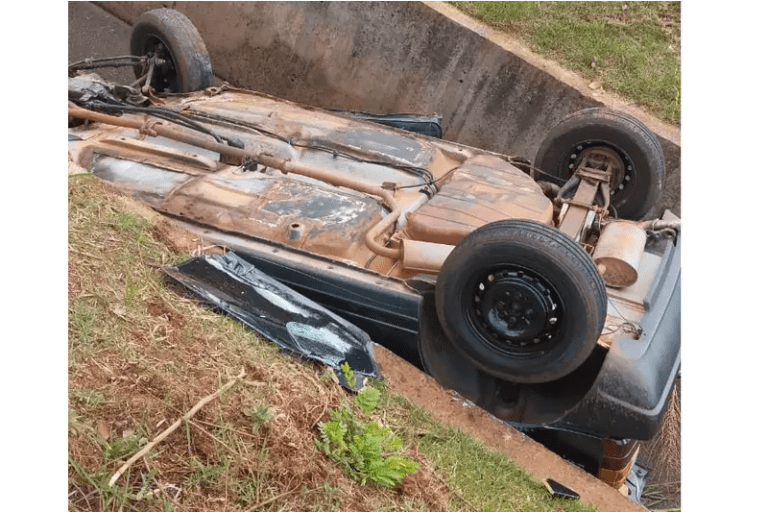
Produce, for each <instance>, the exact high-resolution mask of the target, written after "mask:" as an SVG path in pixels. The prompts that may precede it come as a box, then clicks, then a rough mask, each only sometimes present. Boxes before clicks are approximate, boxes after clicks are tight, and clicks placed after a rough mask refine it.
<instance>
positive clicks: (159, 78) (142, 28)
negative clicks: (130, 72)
mask: <svg viewBox="0 0 768 512" xmlns="http://www.w3.org/2000/svg"><path fill="white" fill-rule="evenodd" d="M155 52H158V53H159V54H160V56H161V57H163V58H164V59H166V60H167V61H168V65H166V66H163V67H162V68H160V69H156V70H155V71H154V72H153V77H152V83H151V85H152V87H154V89H155V90H156V91H157V92H192V91H199V90H203V89H205V88H207V87H210V86H211V83H212V80H213V71H212V70H211V58H210V56H209V55H208V50H207V49H206V48H205V43H204V42H203V38H202V37H200V33H199V32H198V31H197V29H196V28H195V26H194V25H193V24H192V22H191V21H190V20H189V18H187V17H186V16H184V15H183V14H181V13H180V12H178V11H174V10H173V9H155V10H152V11H147V12H145V13H144V14H142V15H141V16H139V18H138V19H137V20H136V23H135V24H134V26H133V32H132V33H131V54H132V55H138V56H144V55H152V54H154V53H155ZM135 71H136V76H137V77H139V76H141V74H142V70H141V69H136V70H135Z"/></svg>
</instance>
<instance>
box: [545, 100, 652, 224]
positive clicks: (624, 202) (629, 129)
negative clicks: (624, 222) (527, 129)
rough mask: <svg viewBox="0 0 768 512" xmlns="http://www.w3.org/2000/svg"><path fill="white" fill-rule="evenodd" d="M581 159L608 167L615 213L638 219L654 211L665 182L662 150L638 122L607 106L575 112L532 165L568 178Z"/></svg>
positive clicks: (559, 126)
mask: <svg viewBox="0 0 768 512" xmlns="http://www.w3.org/2000/svg"><path fill="white" fill-rule="evenodd" d="M586 159H590V161H591V162H593V164H592V166H595V165H597V166H602V167H603V168H610V169H611V171H612V172H611V183H610V188H611V201H610V202H611V205H612V206H613V207H614V208H615V209H616V213H617V214H618V216H619V217H621V218H624V219H630V220H639V219H642V218H644V217H645V216H647V215H648V214H649V213H651V212H652V211H653V209H654V206H655V205H656V202H657V201H658V200H659V197H660V196H661V186H662V182H663V180H664V151H663V150H662V148H661V144H660V143H659V140H658V138H656V135H654V133H653V132H651V131H650V130H649V129H648V128H647V127H646V126H645V125H644V124H643V123H641V122H640V121H638V120H637V119H635V118H634V117H632V116H629V115H627V114H624V113H621V112H615V111H612V110H609V109H606V108H590V109H586V110H582V111H580V112H576V113H574V114H571V115H570V116H568V117H566V118H565V119H563V120H562V121H561V122H560V123H558V124H557V125H556V126H555V127H554V128H552V130H551V131H550V132H549V133H548V135H547V137H546V139H545V140H544V142H543V143H542V144H541V146H540V147H539V151H538V153H537V154H536V159H535V161H534V166H535V167H536V168H537V169H541V170H542V171H544V172H547V173H549V174H552V175H554V176H556V177H558V178H560V179H561V180H567V179H568V178H569V177H570V176H571V174H573V172H574V171H575V170H576V169H577V168H578V167H579V165H580V164H581V163H582V162H585V161H586ZM544 179H547V178H546V177H545V178H544Z"/></svg>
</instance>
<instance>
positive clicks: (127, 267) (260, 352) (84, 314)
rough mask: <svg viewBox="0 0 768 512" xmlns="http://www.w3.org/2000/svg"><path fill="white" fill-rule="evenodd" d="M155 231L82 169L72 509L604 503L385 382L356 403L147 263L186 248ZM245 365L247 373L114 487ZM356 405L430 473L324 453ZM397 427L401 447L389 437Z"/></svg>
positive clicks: (73, 226) (72, 260)
mask: <svg viewBox="0 0 768 512" xmlns="http://www.w3.org/2000/svg"><path fill="white" fill-rule="evenodd" d="M153 233H154V226H153V225H152V224H151V223H150V222H148V221H146V220H145V219H143V218H141V217H139V216H136V215H135V214H134V213H130V212H129V211H128V210H127V209H126V204H125V202H124V200H123V199H122V198H120V197H119V196H117V195H116V194H114V192H113V191H111V190H110V189H108V188H107V187H105V186H104V185H103V184H102V183H101V182H99V181H98V180H97V179H95V178H93V177H88V176H77V177H72V178H70V180H69V240H68V242H69V347H70V349H69V404H68V436H69V450H68V451H69V453H68V466H69V480H68V484H69V489H68V492H69V499H68V501H69V510H71V511H77V512H79V511H86V510H101V511H128V510H158V511H172V510H173V511H185V510H216V511H225V512H226V511H232V512H236V511H243V510H250V509H255V510H264V511H275V512H276V511H278V510H280V511H285V512H290V511H299V510H302V511H303V510H317V511H323V512H324V511H329V510H349V509H354V510H359V511H361V512H366V511H370V512H373V511H378V510H382V511H383V510H398V511H420V512H428V511H429V512H431V511H433V510H447V511H475V510H483V511H485V510H501V509H507V510H519V511H532V512H537V511H550V510H555V511H557V510H567V511H581V510H593V509H592V508H590V507H588V506H586V505H585V504H583V503H581V502H564V501H561V500H556V499H554V498H552V497H551V496H550V495H549V494H548V493H547V491H546V490H545V489H544V486H543V485H542V484H541V483H540V482H537V481H536V480H534V479H532V478H530V477H529V476H528V475H527V474H525V473H524V472H523V471H521V470H519V469H517V468H515V467H514V465H513V464H512V463H511V462H510V461H509V459H507V458H506V457H504V456H502V455H499V454H497V453H494V452H490V451H488V450H486V449H484V448H483V447H482V446H481V445H480V444H478V443H477V442H475V441H473V440H472V439H471V438H469V437H468V436H466V435H464V434H461V433H460V432H457V431H453V430H448V429H445V428H444V427H442V426H441V425H440V424H439V423H437V422H436V421H434V419H433V418H432V417H431V416H430V414H429V413H428V412H426V411H424V410H422V409H419V408H416V407H413V406H411V404H410V403H409V402H408V401H407V400H406V399H404V398H402V397H399V396H396V395H392V394H390V393H389V392H388V391H387V388H386V385H385V384H382V383H373V384H372V386H373V387H372V388H370V389H371V391H369V392H366V393H364V394H363V395H358V396H359V398H357V399H355V398H354V397H352V396H350V395H349V394H348V393H346V392H345V391H344V390H343V389H342V388H341V387H340V386H339V385H338V384H337V383H336V382H334V381H333V379H332V378H329V375H331V374H330V373H329V372H327V371H326V370H325V369H323V368H319V367H318V366H316V365H307V364H299V363H296V362H294V361H293V360H291V359H289V358H286V357H283V356H281V355H280V354H279V353H278V350H277V349H276V347H275V346H274V345H273V344H271V343H267V342H264V341H263V340H261V339H260V338H259V337H258V336H257V335H255V334H254V333H253V332H252V331H250V330H248V329H247V328H245V327H244V326H243V325H242V324H241V323H239V322H236V321H234V320H232V319H230V318H226V317H224V316H222V315H219V314H217V313H215V312H213V311H212V310H210V309H209V308H207V307H204V306H202V305H201V304H200V303H198V302H197V301H194V300H190V299H189V298H186V297H184V296H182V295H180V294H179V293H177V292H176V291H174V290H173V289H171V288H170V287H169V285H168V283H167V282H166V281H165V280H164V279H163V278H162V274H161V273H160V271H159V270H158V269H157V268H156V267H155V266H154V265H147V264H146V262H148V261H149V262H161V261H178V260H179V259H181V258H182V257H183V256H184V255H182V254H179V253H177V252H174V251H172V250H171V249H169V248H168V247H166V246H165V245H164V244H163V243H161V242H159V241H158V240H156V239H155V238H154V235H153ZM241 367H245V368H246V374H247V377H246V380H247V381H248V382H247V383H245V382H244V383H241V384H238V385H236V386H234V387H232V388H231V389H229V390H228V391H227V392H226V393H223V394H222V395H221V396H219V398H217V399H216V400H214V401H213V402H211V403H209V404H208V405H206V406H205V407H204V408H203V409H201V410H200V411H199V412H198V413H197V414H196V415H195V416H194V417H193V418H192V419H190V420H189V421H186V422H184V423H183V424H182V425H181V427H179V428H178V429H177V430H176V431H174V432H173V433H172V434H171V435H170V436H169V437H168V438H167V439H166V440H164V441H163V442H162V443H160V444H159V445H157V446H156V447H155V448H153V449H152V450H150V451H149V453H148V454H147V455H146V456H145V457H143V458H142V459H141V460H139V461H137V462H136V463H135V464H134V465H133V466H131V467H130V468H129V469H128V471H126V472H125V473H124V474H123V475H122V476H121V477H120V478H119V479H118V480H117V482H116V484H115V485H114V486H109V485H108V482H109V479H110V478H111V476H112V475H113V474H114V473H115V471H116V470H117V469H118V468H119V467H120V466H121V465H122V464H123V463H124V462H125V461H126V460H127V459H128V458H130V457H131V456H132V455H133V454H134V453H136V452H137V451H138V450H139V449H141V447H143V446H145V445H146V444H147V443H148V442H150V441H151V440H152V439H153V438H154V437H155V436H157V434H159V433H160V432H162V431H163V430H164V429H165V428H167V427H168V425H170V424H172V423H173V422H174V421H175V420H176V419H178V418H179V417H181V416H182V415H183V414H184V413H185V412H187V411H188V410H189V409H190V408H191V407H192V406H193V405H194V404H195V403H197V401H198V400H199V399H200V398H202V397H203V396H206V395H209V394H211V393H212V392H214V391H215V390H216V389H218V388H220V387H221V386H222V385H223V384H224V383H225V382H227V381H228V380H229V379H230V378H231V377H232V376H233V375H236V374H237V372H238V371H239V369H240V368H241ZM345 403H346V404H347V406H348V407H355V408H356V410H357V411H359V413H360V414H361V415H363V417H364V418H365V423H366V425H367V424H368V423H370V422H374V423H375V424H376V425H380V427H378V426H377V427H376V428H375V429H374V428H373V427H371V430H370V432H368V434H370V436H371V437H382V435H383V433H386V435H383V441H385V442H383V444H382V446H383V447H384V449H385V451H386V452H390V451H393V452H394V451H396V453H397V454H399V455H400V456H402V457H403V458H406V457H414V458H416V459H418V460H417V462H418V463H419V473H418V474H417V475H409V476H419V477H420V478H421V479H422V481H423V482H426V484H422V487H416V489H417V490H413V489H414V488H408V487H406V486H405V485H404V486H403V487H401V488H400V487H399V488H397V489H395V490H390V489H388V488H386V487H385V486H382V485H378V484H376V483H374V482H371V481H370V480H368V481H367V483H365V484H361V483H360V482H358V481H356V480H354V479H353V478H349V477H347V476H345V474H344V472H343V470H342V469H341V468H340V467H338V466H337V465H336V464H335V463H334V462H333V461H331V460H330V459H329V458H328V457H327V456H326V455H325V454H324V453H322V452H321V451H320V450H318V449H316V447H315V439H317V438H318V437H319V436H320V428H319V424H320V423H321V422H324V421H329V420H332V415H331V411H334V410H338V408H339V407H341V406H342V404H345ZM390 430H391V432H392V433H393V434H394V435H395V436H397V437H398V438H399V439H401V440H402V446H401V445H400V444H399V443H397V446H395V443H388V442H387V440H391V439H394V437H390V435H389V432H390ZM369 444H370V443H368V444H365V446H364V447H363V448H366V449H368V448H370V446H369ZM395 449H396V450H395ZM385 455H389V453H385ZM406 478H408V477H406ZM424 485H427V487H429V486H432V488H433V489H432V490H433V491H434V492H432V494H430V493H429V492H426V491H424V489H425V487H424ZM419 489H421V490H419ZM435 489H437V490H435ZM427 490H428V489H427ZM438 491H439V492H438ZM438 498H439V499H445V503H444V504H442V502H438V501H439V500H438ZM435 500H438V501H435ZM443 505H444V506H443Z"/></svg>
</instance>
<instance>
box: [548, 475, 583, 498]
mask: <svg viewBox="0 0 768 512" xmlns="http://www.w3.org/2000/svg"><path fill="white" fill-rule="evenodd" d="M544 484H545V485H546V487H547V489H549V492H550V493H551V494H552V496H554V497H555V498H568V499H571V500H577V499H579V495H578V493H576V492H574V491H572V490H570V489H569V488H567V487H566V486H564V485H563V484H561V483H559V482H556V481H554V480H552V479H551V478H547V479H546V480H545V481H544Z"/></svg>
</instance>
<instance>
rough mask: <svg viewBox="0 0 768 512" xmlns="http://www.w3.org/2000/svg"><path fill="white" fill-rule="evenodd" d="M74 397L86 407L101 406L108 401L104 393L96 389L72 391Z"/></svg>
mask: <svg viewBox="0 0 768 512" xmlns="http://www.w3.org/2000/svg"><path fill="white" fill-rule="evenodd" d="M72 397H73V398H74V399H75V400H78V401H79V402H82V403H84V404H86V405H95V406H99V405H101V404H103V403H104V402H106V401H107V399H106V397H105V396H104V393H102V392H101V391H97V390H95V389H76V390H74V391H72Z"/></svg>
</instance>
